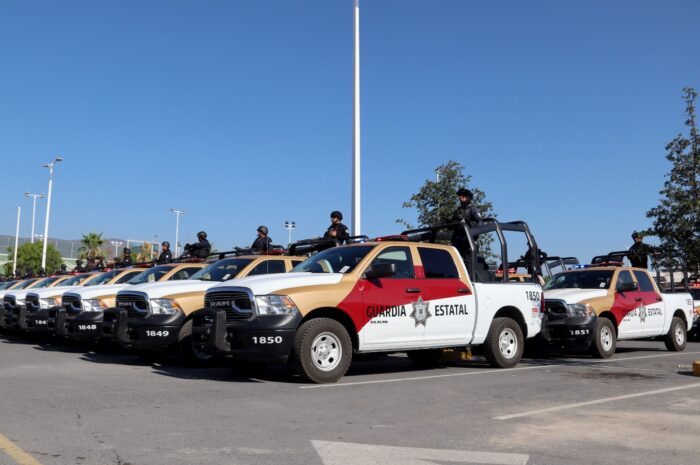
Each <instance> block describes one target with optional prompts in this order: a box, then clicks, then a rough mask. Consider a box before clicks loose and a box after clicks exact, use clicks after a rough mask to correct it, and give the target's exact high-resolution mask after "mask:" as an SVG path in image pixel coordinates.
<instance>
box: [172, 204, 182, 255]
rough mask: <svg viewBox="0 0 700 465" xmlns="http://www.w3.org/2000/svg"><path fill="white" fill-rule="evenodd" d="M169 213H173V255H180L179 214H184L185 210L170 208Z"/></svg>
mask: <svg viewBox="0 0 700 465" xmlns="http://www.w3.org/2000/svg"><path fill="white" fill-rule="evenodd" d="M170 213H174V214H175V257H179V256H180V242H179V241H180V215H184V214H185V210H176V209H174V208H171V209H170Z"/></svg>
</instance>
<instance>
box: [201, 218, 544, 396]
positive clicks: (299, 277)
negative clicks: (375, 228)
mask: <svg viewBox="0 0 700 465" xmlns="http://www.w3.org/2000/svg"><path fill="white" fill-rule="evenodd" d="M511 226H512V227H513V228H520V227H521V226H520V223H518V224H517V225H516V224H515V223H512V224H511V223H502V224H497V223H495V222H494V223H489V224H486V225H484V226H482V227H481V228H482V229H484V230H491V231H493V230H494V229H495V228H498V227H501V228H508V227H511ZM516 230H517V229H516ZM520 230H522V229H520ZM480 231H481V230H480V229H479V230H477V231H474V230H472V231H470V233H469V234H470V236H475V235H477V234H478V233H479V232H480ZM528 234H529V233H528ZM472 245H473V243H472ZM534 246H535V247H536V245H534ZM471 250H474V247H472V249H471ZM475 262H476V260H474V261H472V263H475ZM492 278H493V276H492ZM535 279H536V278H535ZM543 304H544V302H543V298H542V290H541V287H540V286H539V284H537V283H532V282H509V281H508V277H507V276H505V277H503V278H502V279H501V280H500V281H499V282H496V281H493V280H487V281H486V282H473V281H472V280H471V279H470V277H469V274H468V272H467V267H465V263H464V261H463V260H462V258H461V256H460V254H459V253H458V251H457V249H456V248H454V247H451V246H447V245H438V244H431V243H422V242H421V243H416V242H408V241H395V240H388V241H374V242H366V243H360V244H352V245H348V246H344V247H337V248H333V249H328V250H325V251H323V252H321V253H319V254H317V255H314V256H312V257H311V258H309V259H308V260H306V261H305V262H304V263H302V264H301V265H299V266H297V267H296V268H295V269H294V270H293V271H292V273H289V274H286V275H271V276H256V277H248V278H242V279H234V280H231V281H226V282H223V283H220V284H217V285H216V286H214V287H212V288H210V289H209V290H208V291H207V293H206V296H205V308H204V309H202V310H199V311H197V312H195V313H194V315H193V316H194V318H193V338H192V339H193V342H195V343H199V344H205V345H207V346H208V348H209V349H210V350H215V351H219V352H223V353H225V354H229V355H233V358H234V361H235V360H238V361H242V362H270V361H282V362H284V361H287V360H288V359H290V358H291V360H293V361H294V362H295V364H296V365H297V368H298V369H299V372H300V373H301V374H302V375H303V376H305V377H306V378H308V379H309V380H311V381H314V382H317V383H328V382H335V381H338V380H339V379H340V378H341V377H342V376H343V375H344V374H345V372H346V371H347V369H348V367H349V365H350V361H351V359H352V355H353V353H356V354H361V353H367V352H407V353H408V355H409V357H410V358H411V359H412V360H414V361H415V362H417V363H421V364H427V363H430V362H435V361H437V358H438V357H439V356H440V353H441V351H442V349H445V348H455V349H469V348H471V347H472V346H482V347H483V349H484V353H485V355H486V358H487V360H488V361H489V363H490V364H491V365H492V366H494V367H502V368H507V367H513V366H515V365H517V364H518V362H519V361H520V359H521V357H522V353H523V346H524V340H525V339H526V338H530V337H533V336H535V335H536V334H537V333H538V332H539V331H540V326H541V317H540V309H541V308H542V305H543ZM290 356H291V357H290Z"/></svg>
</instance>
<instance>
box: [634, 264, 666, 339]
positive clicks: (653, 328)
mask: <svg viewBox="0 0 700 465" xmlns="http://www.w3.org/2000/svg"><path fill="white" fill-rule="evenodd" d="M634 277H635V278H637V283H638V284H639V296H640V297H641V298H642V302H641V304H642V305H641V306H640V307H639V309H638V312H639V319H640V323H641V324H642V329H641V333H640V334H639V335H640V336H657V335H660V334H662V332H663V330H664V328H665V323H666V319H668V318H670V316H669V315H667V314H666V313H667V310H666V308H665V306H664V302H663V299H662V298H661V294H659V293H658V292H657V291H656V288H655V287H654V284H653V283H652V282H651V278H649V274H648V273H646V272H644V271H641V270H634Z"/></svg>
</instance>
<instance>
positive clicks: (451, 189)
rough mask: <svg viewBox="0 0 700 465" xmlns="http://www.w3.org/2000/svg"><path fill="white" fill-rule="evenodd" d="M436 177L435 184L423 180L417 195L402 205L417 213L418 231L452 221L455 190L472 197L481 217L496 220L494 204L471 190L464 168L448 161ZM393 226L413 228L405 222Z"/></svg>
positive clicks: (456, 200) (436, 169) (401, 220)
mask: <svg viewBox="0 0 700 465" xmlns="http://www.w3.org/2000/svg"><path fill="white" fill-rule="evenodd" d="M435 175H436V179H435V180H431V179H426V181H425V183H423V186H421V188H420V189H418V192H417V193H415V194H413V195H412V196H411V198H410V200H408V201H406V202H404V203H403V208H415V209H416V210H418V224H419V225H420V226H421V227H423V226H435V225H438V224H445V223H449V222H450V221H451V220H452V215H453V213H454V211H455V210H456V209H457V207H458V206H459V199H458V198H457V190H458V189H459V188H460V187H464V188H467V189H469V190H471V191H472V192H473V193H474V198H473V199H472V203H473V204H474V205H476V207H477V208H478V209H479V213H481V216H482V217H495V216H496V215H495V213H494V211H493V204H492V203H491V202H488V201H487V200H486V194H485V193H484V192H483V191H482V190H481V189H478V188H476V187H473V186H470V184H471V180H472V177H471V176H470V175H466V174H464V166H462V164H461V163H459V162H456V161H454V160H450V161H448V162H447V163H445V164H444V165H440V166H438V167H437V168H435ZM396 222H397V223H400V224H403V225H405V226H406V227H407V228H409V229H410V228H413V226H412V225H411V224H410V223H408V222H407V221H406V220H403V219H398V220H396Z"/></svg>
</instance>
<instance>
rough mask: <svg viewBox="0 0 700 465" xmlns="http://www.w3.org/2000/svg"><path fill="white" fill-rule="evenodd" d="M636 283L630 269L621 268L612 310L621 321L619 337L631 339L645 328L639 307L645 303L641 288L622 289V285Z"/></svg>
mask: <svg viewBox="0 0 700 465" xmlns="http://www.w3.org/2000/svg"><path fill="white" fill-rule="evenodd" d="M627 283H634V279H633V278H632V273H630V272H629V271H628V270H620V272H619V274H618V275H617V283H616V284H615V300H614V302H613V307H612V312H613V313H614V314H615V316H616V317H617V318H618V321H619V322H620V324H619V326H618V337H619V338H620V339H629V338H634V337H638V336H639V335H640V334H641V333H642V332H643V330H644V318H643V317H642V318H640V313H639V307H641V306H642V305H643V298H642V294H641V293H640V292H639V290H635V291H622V286H623V285H624V284H627Z"/></svg>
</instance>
